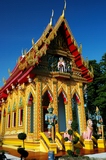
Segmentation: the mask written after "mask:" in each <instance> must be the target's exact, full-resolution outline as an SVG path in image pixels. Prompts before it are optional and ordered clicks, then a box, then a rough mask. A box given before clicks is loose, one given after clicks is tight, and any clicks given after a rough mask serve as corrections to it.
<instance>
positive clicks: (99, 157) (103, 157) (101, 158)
mask: <svg viewBox="0 0 106 160" xmlns="http://www.w3.org/2000/svg"><path fill="white" fill-rule="evenodd" d="M5 155H6V157H7V159H10V160H20V158H18V157H16V156H12V155H10V154H7V153H6V154H5ZM85 156H87V157H90V158H91V159H92V158H95V159H96V160H106V153H96V154H88V155H85Z"/></svg>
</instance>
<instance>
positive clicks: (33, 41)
mask: <svg viewBox="0 0 106 160" xmlns="http://www.w3.org/2000/svg"><path fill="white" fill-rule="evenodd" d="M34 44H35V42H34V38H32V46H34Z"/></svg>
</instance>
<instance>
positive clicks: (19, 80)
mask: <svg viewBox="0 0 106 160" xmlns="http://www.w3.org/2000/svg"><path fill="white" fill-rule="evenodd" d="M33 68H34V66H32V67H30V68H29V69H28V70H27V71H26V72H25V73H23V75H22V76H21V77H20V78H19V79H18V83H22V82H23V81H25V79H26V80H27V76H28V74H29V73H30V71H31V70H32V69H33ZM30 78H31V77H30Z"/></svg>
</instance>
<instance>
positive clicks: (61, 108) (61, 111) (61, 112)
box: [58, 93, 66, 132]
mask: <svg viewBox="0 0 106 160" xmlns="http://www.w3.org/2000/svg"><path fill="white" fill-rule="evenodd" d="M58 100H59V102H58V125H59V132H64V131H65V130H66V114H65V104H64V99H63V95H62V93H60V95H59V98H58Z"/></svg>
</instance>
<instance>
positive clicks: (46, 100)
mask: <svg viewBox="0 0 106 160" xmlns="http://www.w3.org/2000/svg"><path fill="white" fill-rule="evenodd" d="M42 99H43V100H42V110H43V112H42V124H43V128H42V131H43V132H47V131H48V129H47V124H46V123H45V114H46V113H48V111H47V107H48V105H49V103H50V100H49V97H48V91H46V92H45V93H44V95H43V96H42Z"/></svg>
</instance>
